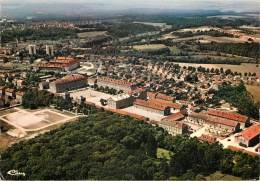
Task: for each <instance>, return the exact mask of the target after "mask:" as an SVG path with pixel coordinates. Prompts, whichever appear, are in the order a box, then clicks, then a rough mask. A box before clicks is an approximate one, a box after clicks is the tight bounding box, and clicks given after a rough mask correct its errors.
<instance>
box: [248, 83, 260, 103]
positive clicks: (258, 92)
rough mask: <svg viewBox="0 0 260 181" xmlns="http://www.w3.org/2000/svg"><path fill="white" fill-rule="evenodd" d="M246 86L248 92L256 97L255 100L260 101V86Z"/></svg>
mask: <svg viewBox="0 0 260 181" xmlns="http://www.w3.org/2000/svg"><path fill="white" fill-rule="evenodd" d="M246 88H247V90H248V92H250V93H251V94H252V96H253V97H254V100H255V101H256V102H257V101H259V102H260V86H255V85H246Z"/></svg>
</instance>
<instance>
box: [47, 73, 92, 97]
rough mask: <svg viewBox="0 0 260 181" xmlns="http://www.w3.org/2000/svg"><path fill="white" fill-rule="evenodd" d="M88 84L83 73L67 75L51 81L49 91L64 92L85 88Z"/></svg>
mask: <svg viewBox="0 0 260 181" xmlns="http://www.w3.org/2000/svg"><path fill="white" fill-rule="evenodd" d="M86 85H87V79H86V78H85V77H84V76H83V75H79V74H72V75H67V76H65V77H63V78H61V79H58V80H56V81H54V82H51V83H50V89H49V91H50V92H52V93H62V92H66V91H70V90H74V89H79V88H83V87H85V86H86Z"/></svg>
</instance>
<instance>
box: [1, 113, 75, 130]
mask: <svg viewBox="0 0 260 181" xmlns="http://www.w3.org/2000/svg"><path fill="white" fill-rule="evenodd" d="M0 118H1V119H2V120H3V121H4V122H6V123H8V124H10V125H12V126H14V127H15V128H18V129H20V130H22V131H25V132H28V131H38V130H42V129H44V128H47V127H50V126H52V125H55V124H57V123H60V122H65V121H68V120H70V119H72V118H73V116H68V115H64V114H61V113H58V112H55V111H52V110H51V109H44V110H37V111H27V110H24V109H18V111H16V112H12V113H10V114H6V115H4V116H2V117H0Z"/></svg>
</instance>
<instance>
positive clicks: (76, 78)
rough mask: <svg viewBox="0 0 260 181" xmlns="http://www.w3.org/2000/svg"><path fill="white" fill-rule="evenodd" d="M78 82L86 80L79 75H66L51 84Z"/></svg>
mask: <svg viewBox="0 0 260 181" xmlns="http://www.w3.org/2000/svg"><path fill="white" fill-rule="evenodd" d="M79 80H86V78H85V77H84V76H83V75H79V74H71V75H66V76H65V77H63V78H61V79H58V80H56V81H54V82H53V83H55V84H66V83H70V82H74V81H79Z"/></svg>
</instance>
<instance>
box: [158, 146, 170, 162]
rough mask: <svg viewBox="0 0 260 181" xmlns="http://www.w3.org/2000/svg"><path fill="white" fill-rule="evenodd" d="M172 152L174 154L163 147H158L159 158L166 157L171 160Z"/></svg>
mask: <svg viewBox="0 0 260 181" xmlns="http://www.w3.org/2000/svg"><path fill="white" fill-rule="evenodd" d="M172 154H173V153H172V152H170V151H168V150H165V149H163V148H158V149H157V158H166V159H167V160H170V158H171V155H172Z"/></svg>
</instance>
